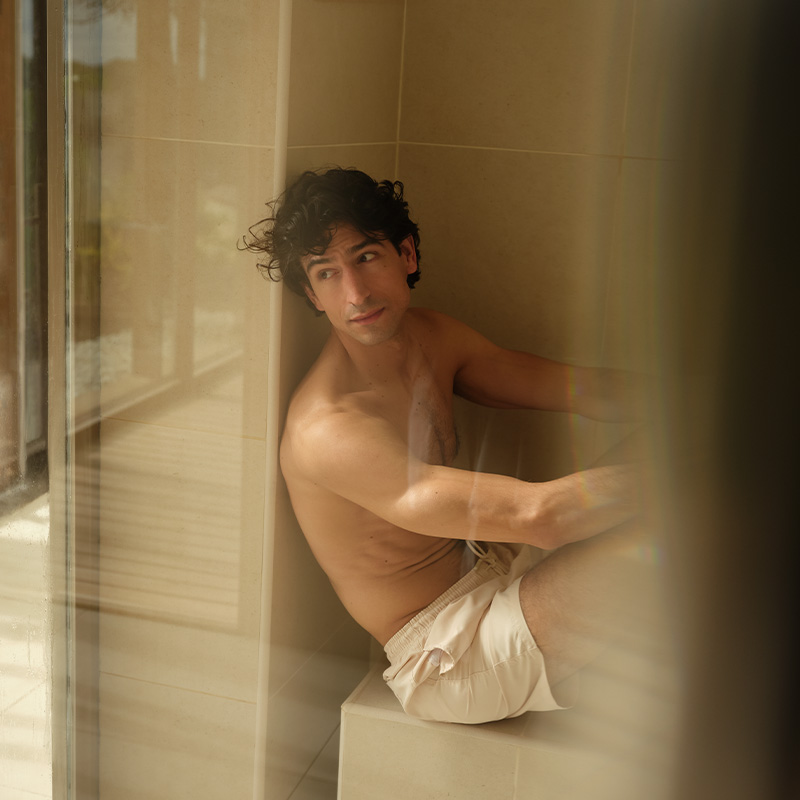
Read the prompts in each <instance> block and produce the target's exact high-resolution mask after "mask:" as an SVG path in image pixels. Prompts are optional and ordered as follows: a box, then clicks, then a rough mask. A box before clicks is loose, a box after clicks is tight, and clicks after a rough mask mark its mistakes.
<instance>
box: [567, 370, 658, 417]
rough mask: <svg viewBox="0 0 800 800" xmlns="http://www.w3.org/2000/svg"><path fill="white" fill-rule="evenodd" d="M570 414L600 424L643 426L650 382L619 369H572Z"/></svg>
mask: <svg viewBox="0 0 800 800" xmlns="http://www.w3.org/2000/svg"><path fill="white" fill-rule="evenodd" d="M570 372H571V378H570V410H571V411H572V412H573V413H575V414H580V415H581V416H582V417H587V418H589V419H595V420H598V421H599V422H641V421H643V420H645V419H646V418H647V416H648V412H647V407H648V406H647V404H648V398H649V394H650V391H651V388H650V384H651V379H650V378H648V377H647V376H646V375H639V374H637V373H635V372H627V371H625V370H618V369H599V368H586V367H573V368H571V371H570Z"/></svg>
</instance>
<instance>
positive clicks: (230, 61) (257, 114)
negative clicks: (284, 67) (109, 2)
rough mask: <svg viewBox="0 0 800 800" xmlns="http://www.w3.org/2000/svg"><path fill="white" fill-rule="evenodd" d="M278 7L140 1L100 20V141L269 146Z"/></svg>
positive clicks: (273, 1) (273, 0)
mask: <svg viewBox="0 0 800 800" xmlns="http://www.w3.org/2000/svg"><path fill="white" fill-rule="evenodd" d="M277 21H278V0H267V2H263V0H238V1H237V2H236V3H220V2H210V3H197V2H195V0H178V2H172V3H165V2H162V0H138V2H137V3H136V6H135V10H134V11H131V10H127V9H121V10H117V11H113V10H107V11H106V14H105V17H104V23H103V24H104V28H103V35H104V37H105V38H106V39H107V40H108V41H107V43H105V44H104V51H105V59H104V63H103V112H102V126H103V133H104V134H118V135H123V136H139V137H141V136H145V137H159V138H168V139H193V140H202V141H207V142H231V143H237V144H249V145H273V144H274V141H275V114H274V108H275V101H276V85H277V72H276V58H275V54H276V52H277V43H278V25H277Z"/></svg>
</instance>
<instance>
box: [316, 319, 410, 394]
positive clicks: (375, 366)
mask: <svg viewBox="0 0 800 800" xmlns="http://www.w3.org/2000/svg"><path fill="white" fill-rule="evenodd" d="M330 340H331V341H330V342H329V345H330V346H332V347H334V348H336V350H338V351H339V353H340V355H341V357H342V358H343V359H345V360H346V362H347V363H348V364H349V366H350V367H351V368H352V370H353V373H354V374H355V375H357V376H358V379H359V382H360V383H363V384H364V385H365V386H385V385H387V384H391V383H395V382H397V381H398V380H399V381H401V382H402V381H405V380H407V379H411V378H412V377H413V373H414V365H415V364H416V363H417V360H418V357H419V344H418V342H417V339H416V337H415V336H414V334H413V333H412V332H411V330H410V325H409V324H408V316H406V318H405V319H404V320H403V324H402V325H401V327H400V329H399V330H398V331H397V333H396V334H395V336H393V337H392V338H391V339H389V340H388V341H386V342H382V343H381V344H373V345H366V344H362V343H361V342H358V341H356V340H355V339H352V338H351V337H349V336H347V335H345V334H342V333H341V332H339V331H337V330H336V329H331V332H330Z"/></svg>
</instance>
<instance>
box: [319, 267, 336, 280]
mask: <svg viewBox="0 0 800 800" xmlns="http://www.w3.org/2000/svg"><path fill="white" fill-rule="evenodd" d="M332 274H333V272H332V271H331V270H329V269H321V270H320V271H319V272H318V273H317V280H320V281H326V280H328V278H330V277H331V275H332Z"/></svg>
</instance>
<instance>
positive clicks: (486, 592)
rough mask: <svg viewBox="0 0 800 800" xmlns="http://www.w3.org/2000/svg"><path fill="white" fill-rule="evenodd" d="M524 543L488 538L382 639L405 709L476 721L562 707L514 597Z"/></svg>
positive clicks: (524, 560) (526, 565)
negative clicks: (463, 570) (483, 550)
mask: <svg viewBox="0 0 800 800" xmlns="http://www.w3.org/2000/svg"><path fill="white" fill-rule="evenodd" d="M535 563H536V562H535V560H534V559H533V557H532V554H531V550H530V548H527V547H521V546H519V545H508V544H498V543H492V544H489V545H488V554H487V555H486V556H485V557H481V556H479V559H478V561H477V563H476V564H475V566H474V567H473V569H472V570H471V571H470V572H469V573H468V574H467V575H465V576H464V577H463V578H462V579H461V580H460V581H458V582H457V583H455V584H454V585H453V586H451V587H450V588H449V589H448V590H447V591H446V592H445V593H444V594H442V595H441V596H440V597H438V598H437V599H436V600H434V601H433V603H431V604H430V605H429V606H428V607H427V608H426V609H424V610H422V611H421V612H420V613H419V614H417V615H416V616H415V617H414V618H413V619H411V620H410V621H409V622H408V623H407V624H406V625H404V626H403V627H402V628H401V629H400V630H399V631H398V632H397V633H396V634H395V635H394V636H393V637H392V638H391V639H390V640H389V641H388V642H387V644H386V647H385V650H386V655H387V656H388V657H389V663H390V666H389V668H388V669H386V670H385V671H384V673H383V678H384V680H385V681H386V682H387V684H388V685H389V687H390V688H391V689H392V691H393V692H394V693H395V695H396V696H397V698H398V700H400V703H401V704H402V706H403V708H404V709H405V711H406V712H407V713H408V714H410V715H411V716H413V717H418V718H419V719H426V720H436V721H439V722H464V723H480V722H489V721H491V720H498V719H505V718H506V717H516V716H519V715H520V714H523V713H524V712H526V711H552V710H555V709H560V708H563V706H560V705H559V704H558V703H557V702H556V701H555V699H554V698H553V694H552V692H551V691H550V686H549V684H548V681H547V675H546V673H545V666H544V660H543V658H542V654H541V651H540V650H539V648H538V647H537V646H536V642H535V641H534V639H533V636H532V635H531V632H530V630H529V628H528V625H527V623H526V622H525V618H524V616H523V615H522V609H521V607H520V602H519V585H520V581H521V580H522V576H523V575H524V574H525V573H526V572H528V571H529V570H530V569H531V568H532V567H533V566H534V565H535Z"/></svg>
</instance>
